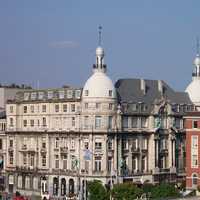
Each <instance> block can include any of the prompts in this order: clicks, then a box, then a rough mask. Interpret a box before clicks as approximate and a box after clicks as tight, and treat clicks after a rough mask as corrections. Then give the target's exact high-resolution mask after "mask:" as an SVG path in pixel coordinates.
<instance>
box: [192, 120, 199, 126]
mask: <svg viewBox="0 0 200 200" xmlns="http://www.w3.org/2000/svg"><path fill="white" fill-rule="evenodd" d="M193 128H198V121H196V120H194V121H193Z"/></svg>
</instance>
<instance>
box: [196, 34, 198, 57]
mask: <svg viewBox="0 0 200 200" xmlns="http://www.w3.org/2000/svg"><path fill="white" fill-rule="evenodd" d="M196 48H197V49H196V51H197V55H198V56H199V37H198V36H197V46H196Z"/></svg>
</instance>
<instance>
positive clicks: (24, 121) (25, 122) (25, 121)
mask: <svg viewBox="0 0 200 200" xmlns="http://www.w3.org/2000/svg"><path fill="white" fill-rule="evenodd" d="M23 124H24V127H27V120H26V119H24V120H23Z"/></svg>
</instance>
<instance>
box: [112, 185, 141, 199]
mask: <svg viewBox="0 0 200 200" xmlns="http://www.w3.org/2000/svg"><path fill="white" fill-rule="evenodd" d="M111 194H112V197H113V198H114V199H115V200H133V199H136V198H137V197H139V196H141V194H142V189H140V188H138V187H137V186H135V185H134V184H132V183H121V184H117V185H114V187H113V189H112V191H111Z"/></svg>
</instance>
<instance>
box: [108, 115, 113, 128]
mask: <svg viewBox="0 0 200 200" xmlns="http://www.w3.org/2000/svg"><path fill="white" fill-rule="evenodd" d="M112 120H113V117H112V116H108V129H112Z"/></svg>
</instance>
